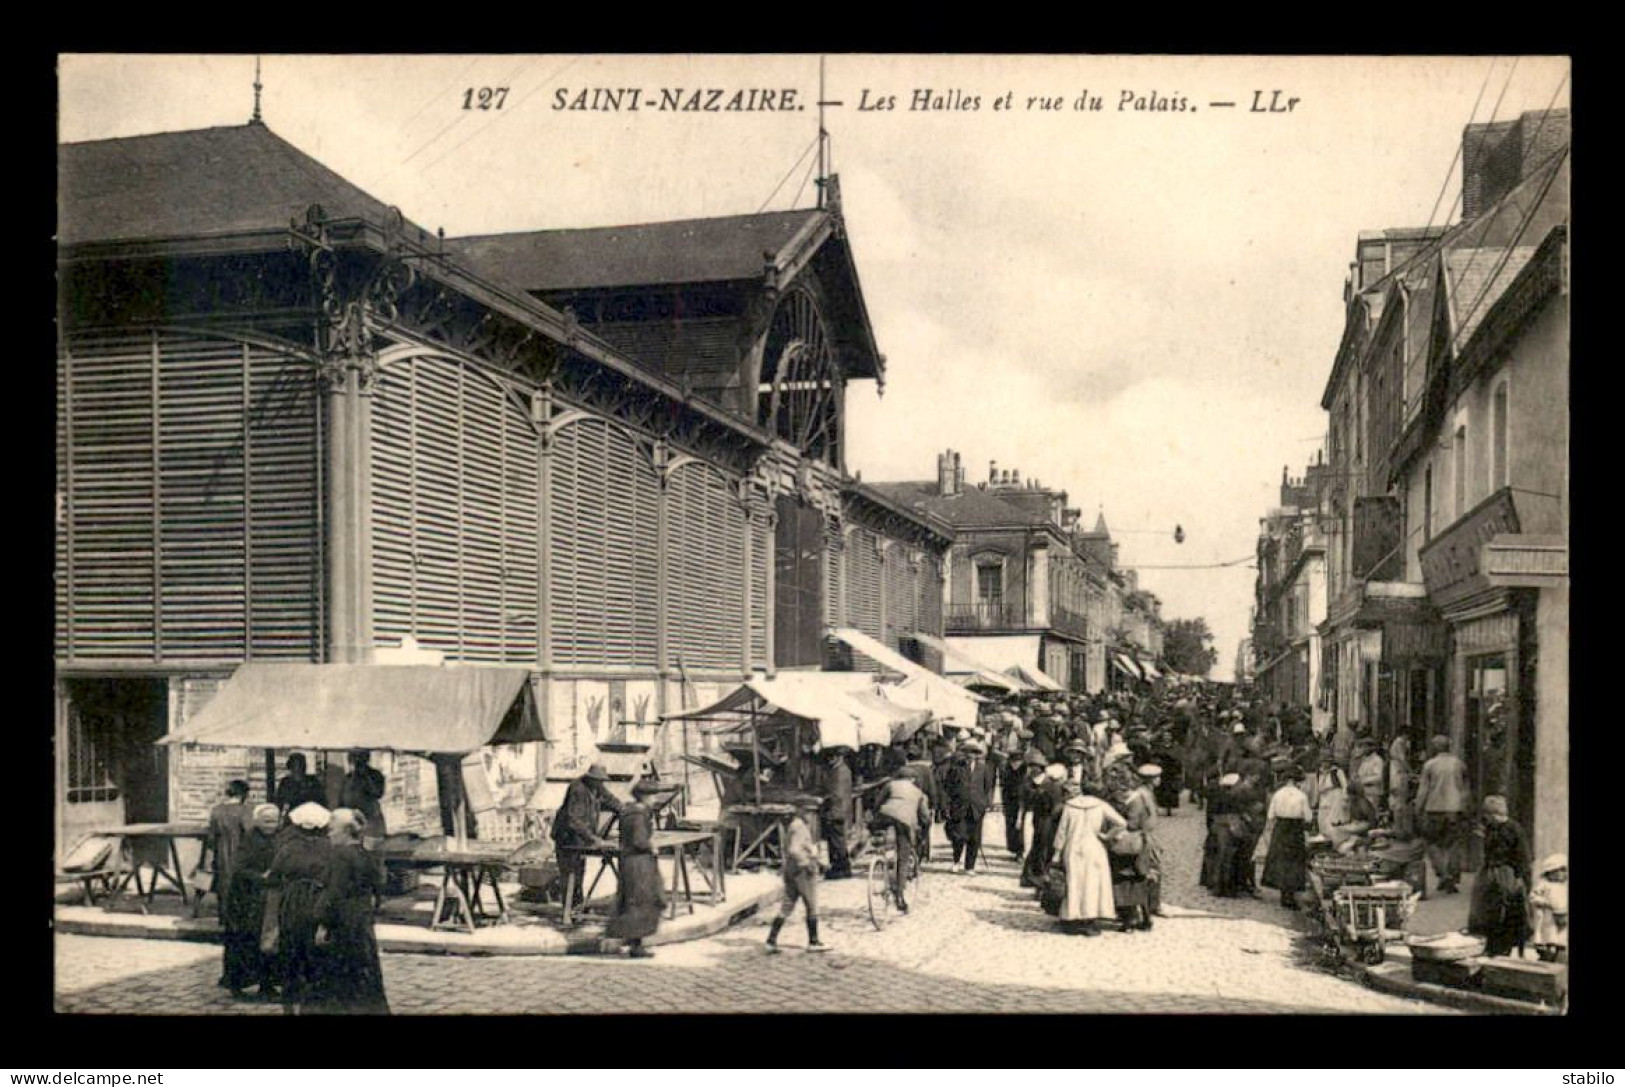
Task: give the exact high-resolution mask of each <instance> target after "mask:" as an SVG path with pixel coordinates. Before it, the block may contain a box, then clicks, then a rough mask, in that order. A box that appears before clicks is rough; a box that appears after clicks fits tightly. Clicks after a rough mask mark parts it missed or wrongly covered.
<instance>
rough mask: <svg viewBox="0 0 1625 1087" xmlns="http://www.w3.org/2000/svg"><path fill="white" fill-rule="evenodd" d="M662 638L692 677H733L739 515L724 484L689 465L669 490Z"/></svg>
mask: <svg viewBox="0 0 1625 1087" xmlns="http://www.w3.org/2000/svg"><path fill="white" fill-rule="evenodd" d="M666 498H667V503H668V505H667V521H666V525H667V532H668V539H669V540H670V546H669V547H668V549H667V564H668V566H667V569H668V581H667V587H668V590H667V599H668V601H669V606H668V610H667V620H668V622H667V638H668V641H669V643H670V647H671V654H672V662H673V663H674V664H675V663H676V662H677V661H679V660H681V661H682V663H683V666H684V668H686V669H687V670H688V671H689V672H690V673H692V672H696V671H701V672H713V673H714V672H738V671H739V662H740V659H741V656H742V654H743V647H744V637H745V598H744V589H745V587H744V563H745V555H744V534H745V532H746V529H747V526H746V522H745V517H744V512H743V511H742V510H741V509H740V508H739V504H738V502H736V501H735V500H734V495H733V492H732V490H731V489H730V488H729V486H728V483H727V481H726V480H724V479H723V478H722V477H720V476H718V475H717V474H716V473H715V472H713V471H711V470H709V469H707V468H704V467H701V466H699V465H686V466H684V467H683V468H681V469H679V470H678V471H677V472H675V473H674V474H673V475H672V477H671V482H670V483H669V485H668V487H667V491H666Z"/></svg>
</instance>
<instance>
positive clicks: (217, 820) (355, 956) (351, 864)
mask: <svg viewBox="0 0 1625 1087" xmlns="http://www.w3.org/2000/svg"><path fill="white" fill-rule="evenodd" d="M287 771H288V773H287V775H286V776H284V777H283V778H282V779H281V780H280V781H279V782H278V784H277V788H276V790H275V792H274V793H273V796H274V797H275V800H274V802H270V803H265V804H258V805H250V804H249V802H248V783H247V782H245V781H232V782H230V783H229V784H228V785H227V786H226V795H225V798H224V800H223V801H222V802H221V803H220V804H217V805H216V806H215V807H214V809H213V810H212V811H211V812H210V814H209V838H208V850H209V852H208V854H206V856H205V864H206V865H207V866H208V867H207V868H206V871H208V872H209V873H210V875H211V878H212V886H213V889H214V892H215V894H216V896H217V898H218V900H219V903H220V924H221V932H222V942H223V944H224V952H223V961H222V969H221V975H220V980H219V984H220V985H221V986H222V987H223V988H226V989H228V990H230V992H231V994H232V996H233V997H234V998H239V999H258V1000H268V1001H280V1002H281V1003H282V1005H283V1010H284V1011H286V1012H288V1013H289V1014H303V1013H307V1012H320V1013H326V1014H363V1015H365V1014H373V1015H377V1014H388V1012H389V1002H388V1000H387V999H386V997H385V995H384V977H383V969H382V967H381V965H380V963H379V958H378V942H377V939H376V937H375V935H374V930H373V916H374V913H375V911H376V905H377V902H378V899H379V897H380V896H381V895H382V893H383V890H384V873H383V867H382V865H381V864H380V863H379V861H378V860H377V858H376V856H375V855H374V853H373V852H371V851H369V850H368V849H367V848H366V847H365V846H364V844H363V840H364V839H367V840H371V839H374V838H375V837H376V836H377V834H378V833H379V831H380V830H381V824H382V815H381V812H379V811H377V806H378V804H379V802H380V800H381V798H382V796H383V777H382V775H381V774H379V773H378V771H377V770H374V769H373V768H372V767H370V766H369V765H368V759H367V756H366V753H365V752H355V753H353V754H352V756H351V759H350V771H349V773H348V774H346V775H345V776H344V778H343V780H342V782H338V783H337V784H338V786H339V788H338V792H339V794H340V796H342V797H344V798H347V799H348V800H349V801H350V803H351V805H353V806H346V807H337V808H329V807H327V806H326V805H325V804H324V803H323V802H322V801H323V800H324V799H325V798H326V792H325V786H323V783H322V781H321V779H319V778H316V777H313V776H312V775H310V774H308V773H307V772H306V765H305V760H304V757H303V756H301V755H293V756H290V757H289V759H288V764H287ZM368 807H371V808H373V809H374V811H373V815H372V816H371V817H369V815H368V814H366V811H365V809H366V808H368Z"/></svg>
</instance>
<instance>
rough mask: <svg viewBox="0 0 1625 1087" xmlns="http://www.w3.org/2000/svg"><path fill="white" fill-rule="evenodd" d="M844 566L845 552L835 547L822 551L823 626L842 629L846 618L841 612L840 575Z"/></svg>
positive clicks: (841, 582) (841, 583)
mask: <svg viewBox="0 0 1625 1087" xmlns="http://www.w3.org/2000/svg"><path fill="white" fill-rule="evenodd" d="M845 565H846V552H845V551H844V550H842V549H839V548H835V547H828V548H825V549H824V625H825V626H830V627H844V626H845V625H846V616H845V615H844V614H843V613H842V611H841V590H842V587H843V581H842V575H843V568H844V567H845Z"/></svg>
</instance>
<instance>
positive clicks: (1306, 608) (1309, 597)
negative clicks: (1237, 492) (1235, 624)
mask: <svg viewBox="0 0 1625 1087" xmlns="http://www.w3.org/2000/svg"><path fill="white" fill-rule="evenodd" d="M1325 479H1326V471H1325V466H1324V465H1323V464H1313V465H1310V466H1309V470H1308V472H1306V473H1305V475H1304V477H1303V478H1301V479H1291V478H1289V477H1288V476H1287V474H1286V472H1285V471H1284V470H1283V472H1282V476H1281V505H1280V506H1278V507H1276V508H1275V509H1272V510H1271V511H1270V512H1269V513H1268V514H1267V515H1266V516H1265V517H1263V518H1261V519H1260V522H1259V526H1260V530H1259V536H1258V552H1257V559H1258V578H1257V580H1256V582H1255V585H1254V600H1253V624H1252V639H1251V642H1252V647H1253V651H1254V654H1255V658H1256V659H1255V667H1254V669H1253V671H1252V682H1253V683H1254V686H1255V689H1256V690H1257V691H1258V692H1259V694H1261V695H1262V696H1263V697H1264V698H1265V699H1266V700H1267V701H1269V702H1270V703H1272V704H1279V705H1282V706H1293V707H1298V708H1302V709H1306V710H1309V711H1310V714H1311V721H1312V724H1313V727H1314V729H1315V731H1316V732H1317V733H1320V734H1324V733H1325V732H1327V731H1328V730H1329V729H1330V727H1331V714H1330V712H1329V710H1328V709H1327V707H1326V706H1325V704H1324V702H1323V700H1322V699H1321V698H1320V690H1321V679H1320V670H1321V663H1322V654H1321V645H1320V625H1321V624H1322V623H1324V622H1325V620H1326V592H1327V588H1326V534H1325V533H1324V532H1323V531H1322V529H1321V515H1320V495H1321V493H1322V491H1323V490H1324V488H1325Z"/></svg>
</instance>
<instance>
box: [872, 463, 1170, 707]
mask: <svg viewBox="0 0 1625 1087" xmlns="http://www.w3.org/2000/svg"><path fill="white" fill-rule="evenodd" d="M874 486H875V489H876V490H878V491H880V492H882V493H884V494H887V495H889V496H891V497H892V498H894V499H895V500H896V501H897V502H899V503H900V504H904V505H907V506H909V507H911V508H913V509H915V510H916V511H918V512H919V513H921V514H922V515H927V516H929V517H931V518H933V519H935V520H938V521H941V522H942V523H945V524H947V525H949V526H951V528H952V531H953V535H954V543H953V548H952V552H951V558H950V561H949V574H948V579H947V597H946V600H947V604H946V607H947V611H946V614H945V617H944V627H945V629H946V631H947V633H948V635H949V636H950V644H952V645H953V646H955V647H956V648H958V649H961V650H963V651H964V652H966V653H967V654H969V655H970V656H972V657H974V658H977V659H979V660H981V661H983V662H985V663H986V664H988V665H990V666H993V667H996V668H998V669H1000V670H1003V669H1006V668H1009V667H1011V666H1015V665H1019V666H1020V667H1022V668H1024V669H1028V670H1032V669H1035V668H1036V669H1038V670H1039V671H1041V672H1043V673H1044V674H1045V675H1046V676H1048V677H1049V678H1050V679H1053V680H1054V681H1055V682H1056V683H1057V684H1058V685H1059V686H1061V687H1062V688H1064V689H1066V690H1070V691H1077V692H1096V691H1101V690H1105V689H1107V688H1108V687H1110V686H1112V685H1113V683H1114V682H1121V681H1122V680H1123V675H1124V673H1127V675H1129V676H1131V677H1132V678H1133V679H1134V680H1135V681H1136V682H1144V681H1145V680H1146V679H1147V675H1146V672H1145V671H1143V670H1142V669H1141V668H1139V667H1136V666H1135V663H1134V662H1135V661H1137V660H1138V661H1143V662H1144V663H1145V665H1148V666H1150V667H1151V668H1152V669H1154V668H1155V662H1157V661H1159V660H1160V658H1161V654H1162V618H1161V602H1160V601H1159V600H1157V598H1156V597H1155V596H1154V595H1153V594H1151V593H1149V592H1145V591H1141V590H1139V589H1138V584H1137V580H1136V579H1135V576H1134V572H1133V571H1132V570H1122V569H1119V568H1118V566H1117V545H1116V544H1115V543H1114V542H1113V541H1112V538H1111V532H1110V530H1109V529H1108V528H1107V526H1106V522H1105V517H1104V516H1103V515H1102V516H1101V517H1100V518H1098V519H1097V521H1096V524H1095V527H1094V529H1093V530H1091V531H1084V530H1083V528H1082V525H1081V523H1080V520H1079V517H1080V512H1079V511H1078V510H1076V509H1070V508H1068V506H1067V494H1066V492H1065V491H1059V490H1055V489H1053V488H1049V487H1045V486H1043V485H1042V484H1041V483H1040V482H1039V481H1038V480H1036V479H1028V480H1025V481H1024V480H1023V479H1022V477H1021V472H1020V470H1019V469H1000V468H999V466H998V463H997V462H990V463H989V465H988V478H987V479H986V480H984V481H981V482H979V483H977V484H976V485H974V486H971V487H967V486H966V485H965V473H964V467H963V464H962V463H961V461H960V455H959V454H958V453H957V452H955V451H954V450H951V449H950V450H948V451H946V452H944V453H942V454H940V455H939V456H938V458H937V478H936V479H935V480H924V481H918V482H902V483H877V484H875V485H874ZM1114 662H1115V663H1114ZM1114 670H1115V671H1116V673H1117V675H1116V676H1115V677H1114V675H1113V672H1114Z"/></svg>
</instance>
